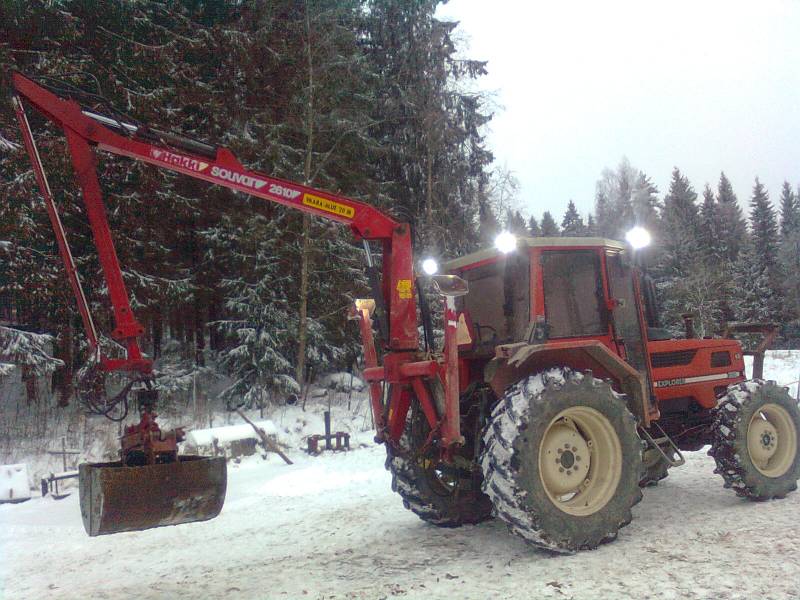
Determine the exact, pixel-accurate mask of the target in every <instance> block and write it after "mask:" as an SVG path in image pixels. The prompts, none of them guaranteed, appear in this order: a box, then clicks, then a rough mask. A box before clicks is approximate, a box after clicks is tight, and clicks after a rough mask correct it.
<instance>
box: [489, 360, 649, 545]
mask: <svg viewBox="0 0 800 600" xmlns="http://www.w3.org/2000/svg"><path fill="white" fill-rule="evenodd" d="M484 443H485V450H484V452H483V455H482V460H481V466H482V468H483V474H484V480H483V489H484V491H485V492H486V494H487V495H488V496H489V497H490V498H491V499H492V503H493V504H494V508H495V513H496V514H497V516H499V517H500V518H501V519H502V520H503V521H505V522H506V524H507V525H508V527H509V529H510V530H511V531H512V532H513V533H515V534H516V535H518V536H520V537H522V538H523V539H524V540H526V541H527V542H529V543H530V544H532V545H534V546H536V547H538V548H543V549H546V550H550V551H554V552H561V553H573V552H576V551H578V550H584V549H591V548H596V547H597V546H599V545H600V544H602V543H605V542H610V541H612V540H614V539H616V537H617V532H618V530H619V529H620V528H621V527H624V526H625V525H627V524H628V523H630V521H631V508H632V507H633V506H634V505H635V504H637V503H638V502H639V501H640V500H641V499H642V491H641V488H640V487H639V481H640V480H641V479H642V477H643V476H644V466H643V463H642V448H643V444H642V441H641V439H640V438H639V435H638V433H637V431H636V419H635V418H634V416H633V415H632V414H631V413H630V411H629V410H628V407H627V406H626V404H625V401H624V398H623V397H622V396H620V395H619V394H617V393H615V392H614V391H613V390H612V389H611V386H610V385H609V384H608V383H606V382H603V381H601V380H599V379H595V378H594V377H592V375H591V373H586V374H582V373H577V372H575V371H572V370H571V369H568V368H563V367H562V368H553V369H549V370H547V371H545V372H542V373H539V374H537V375H533V376H530V377H528V378H526V379H523V380H522V381H520V382H518V383H516V384H515V385H513V386H512V387H510V388H509V390H508V391H507V393H506V394H505V396H504V397H503V399H502V400H501V401H500V403H498V405H497V406H496V407H495V410H494V412H493V414H492V420H491V422H490V424H489V426H488V428H487V431H486V434H485V436H484ZM573 478H574V479H573Z"/></svg>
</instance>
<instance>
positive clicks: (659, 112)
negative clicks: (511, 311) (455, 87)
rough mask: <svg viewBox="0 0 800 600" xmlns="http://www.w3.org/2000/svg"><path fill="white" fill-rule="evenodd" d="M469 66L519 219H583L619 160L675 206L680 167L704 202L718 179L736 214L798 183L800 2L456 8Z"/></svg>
mask: <svg viewBox="0 0 800 600" xmlns="http://www.w3.org/2000/svg"><path fill="white" fill-rule="evenodd" d="M437 14H438V15H440V16H442V17H447V18H452V19H455V20H458V21H460V22H461V26H460V28H459V29H458V31H459V32H460V33H459V36H460V37H462V38H463V39H464V41H465V43H466V44H467V46H466V48H465V51H464V54H465V55H466V56H469V57H470V58H475V59H481V60H488V61H489V64H488V70H489V75H488V76H486V77H484V78H483V82H482V84H481V87H482V88H483V89H486V90H490V91H495V92H496V93H497V102H498V104H500V105H501V106H502V109H501V110H498V112H497V114H496V115H495V117H494V119H493V120H492V123H491V126H490V127H491V129H490V133H489V135H488V141H489V146H490V148H491V149H492V151H493V152H494V154H495V159H496V162H497V164H499V165H506V166H507V168H509V169H510V170H511V171H513V172H514V174H515V176H516V177H517V178H518V179H519V181H520V184H521V190H520V207H521V208H522V209H523V210H524V211H525V212H526V213H528V214H534V215H536V216H537V218H538V217H539V216H540V215H541V213H542V212H543V211H545V210H551V211H552V212H553V213H554V215H555V216H556V219H557V220H558V221H560V220H561V217H562V216H563V213H564V210H565V209H566V205H567V201H568V200H569V199H570V198H572V199H573V200H575V203H576V205H577V206H578V210H579V211H580V212H581V213H582V214H584V215H585V214H586V213H587V212H588V211H590V210H591V209H592V207H593V205H594V190H595V182H596V181H597V179H598V178H599V177H600V173H601V171H602V170H603V168H604V167H615V166H616V165H617V164H618V163H619V161H620V159H621V158H622V156H627V157H628V159H629V160H630V161H631V163H632V164H633V166H635V167H637V168H639V169H642V170H643V171H644V172H645V173H647V174H648V175H649V176H650V177H651V179H652V180H653V181H654V182H655V183H656V185H658V188H659V191H660V193H661V195H662V196H663V194H664V193H665V192H666V190H667V185H668V182H669V178H670V175H671V172H672V168H673V166H678V167H679V168H680V169H681V170H682V171H683V172H684V173H685V174H686V175H687V176H688V177H689V179H690V181H691V182H692V184H693V185H694V188H695V190H696V191H697V192H698V194H700V192H701V191H702V189H703V186H704V184H705V183H706V182H710V183H711V184H712V186H713V187H714V188H715V189H716V184H717V182H718V180H719V172H720V170H724V171H725V173H726V175H728V177H729V178H730V179H731V181H732V183H733V186H734V190H735V191H736V193H737V195H738V196H739V200H740V203H742V204H746V202H747V201H748V200H749V196H750V192H751V189H752V185H753V179H754V177H755V176H756V175H758V176H759V177H760V178H761V181H762V182H763V183H764V184H765V185H766V186H767V187H768V189H769V191H770V197H771V198H772V200H773V202H775V203H776V204H777V200H778V197H779V194H780V186H781V185H782V183H783V180H784V179H788V180H789V181H790V182H792V184H793V185H796V184H797V183H798V182H800V2H798V1H794V0H786V1H778V0H774V1H773V0H752V1H747V2H745V1H742V2H738V1H732V0H728V1H722V0H693V1H688V0H670V1H666V0H659V1H654V0H635V1H634V0H629V1H626V0H609V1H595V2H582V1H581V2H578V1H559V0H552V1H550V2H542V1H539V0H531V1H528V2H524V1H512V0H493V1H491V2H487V1H486V0H451V1H450V2H448V3H447V4H445V5H444V6H442V7H441V8H440V9H439V12H438V13H437Z"/></svg>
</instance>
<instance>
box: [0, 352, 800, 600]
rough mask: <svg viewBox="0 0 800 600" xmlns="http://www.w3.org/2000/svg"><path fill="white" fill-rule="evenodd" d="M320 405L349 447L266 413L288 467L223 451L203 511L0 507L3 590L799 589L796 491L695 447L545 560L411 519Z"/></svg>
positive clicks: (307, 421)
mask: <svg viewBox="0 0 800 600" xmlns="http://www.w3.org/2000/svg"><path fill="white" fill-rule="evenodd" d="M794 356H795V357H797V356H798V355H797V354H795V355H794ZM778 358H780V357H778ZM799 364H800V363H799V362H797V361H796V360H794V361H793V360H792V359H790V358H788V357H783V358H780V360H774V361H773V360H771V355H770V356H768V359H767V365H766V367H767V372H766V376H767V377H768V378H770V379H775V380H777V381H778V383H783V384H787V383H790V382H791V381H793V380H795V379H797V366H798V365H799ZM333 409H334V415H333V420H334V428H335V429H350V428H352V429H355V433H354V444H353V447H354V448H355V449H354V450H352V451H350V452H347V453H339V454H334V453H323V454H322V455H321V456H319V457H311V456H308V455H307V454H305V453H304V452H302V451H301V450H300V449H299V448H300V447H301V446H302V438H303V436H304V435H307V434H308V433H318V432H320V426H321V423H322V420H321V416H320V415H319V414H316V413H302V412H301V411H300V410H299V409H297V408H296V407H286V408H281V409H278V410H277V411H275V412H274V413H273V414H271V415H269V417H270V419H271V420H272V421H273V422H274V423H275V425H276V427H277V429H278V437H279V440H280V441H281V442H282V443H288V445H289V446H290V450H289V455H290V457H291V458H292V460H293V461H295V464H294V465H292V466H288V465H285V464H284V463H283V462H282V461H281V460H280V459H279V458H278V457H277V456H275V455H273V454H270V455H269V458H268V460H267V461H263V460H262V459H261V458H260V457H258V456H253V457H249V458H246V459H244V460H243V461H242V462H241V463H240V464H238V465H237V464H234V463H230V464H229V471H228V476H229V484H228V494H227V500H226V502H225V507H224V508H223V510H222V513H221V514H220V516H219V517H217V518H216V519H213V520H211V521H207V522H203V523H193V524H189V525H181V526H178V527H167V528H161V529H154V530H150V531H143V532H135V533H125V534H119V535H114V536H104V537H98V538H89V537H87V536H86V534H85V533H84V531H83V527H82V523H81V518H80V511H79V507H78V498H77V495H76V494H73V495H71V496H70V497H68V498H66V499H64V500H61V501H55V500H53V499H51V498H49V497H47V498H40V497H38V495H35V497H34V498H33V499H32V500H31V501H29V502H25V503H22V504H16V505H11V504H4V505H0V598H3V599H4V600H11V599H14V600H25V599H31V600H33V599H39V598H43V597H46V598H51V599H53V598H54V599H76V600H77V599H83V598H88V597H91V598H113V599H116V598H134V597H136V598H138V599H142V600H150V599H153V600H155V599H161V598H165V597H175V598H203V599H217V598H220V599H221V598H225V599H228V598H230V599H233V600H236V599H251V598H260V599H272V598H286V599H296V598H309V599H314V600H317V599H319V600H322V599H323V598H325V599H342V600H345V599H346V600H355V599H368V600H375V599H379V598H386V599H389V598H395V597H397V598H407V599H408V598H410V599H415V598H420V599H425V600H439V599H441V600H444V599H448V600H451V599H453V598H458V599H466V600H472V599H475V600H484V599H486V598H493V599H494V598H503V599H515V598H519V599H526V600H527V599H531V598H536V599H539V598H558V599H565V600H566V599H567V598H573V599H575V600H583V599H585V600H596V599H603V600H605V599H623V598H636V599H639V598H648V599H654V600H679V599H691V600H700V599H712V598H713V599H726V600H737V599H741V600H745V599H748V600H749V599H751V598H774V599H778V598H797V597H800V591H798V588H797V582H798V580H800V522H798V519H797V515H798V514H800V493H797V492H796V493H793V494H790V495H789V496H788V497H787V498H786V499H784V500H778V501H772V502H760V503H755V502H749V501H747V500H743V499H740V498H738V497H736V495H735V494H734V493H733V492H732V491H731V490H726V489H724V488H723V487H722V483H723V482H722V478H721V477H719V476H718V475H715V474H714V473H713V470H714V461H713V460H712V459H711V458H710V457H709V456H707V455H706V453H705V451H701V452H691V453H686V459H687V463H686V464H685V465H684V466H682V467H679V468H677V469H673V470H672V471H670V476H669V477H668V478H667V479H666V480H664V481H662V482H661V483H660V484H659V485H658V486H657V487H654V488H647V489H646V490H645V495H644V500H643V501H642V502H641V503H640V504H638V505H637V506H636V507H634V510H633V513H634V520H633V522H632V523H631V524H630V525H629V526H628V527H625V528H624V529H622V530H621V532H620V535H619V538H618V540H617V541H615V542H613V543H611V544H606V545H604V546H602V547H600V548H599V549H597V550H594V551H590V552H580V553H578V554H576V555H574V556H554V555H552V554H548V553H544V552H540V551H537V550H534V549H531V548H530V547H529V546H527V545H526V544H525V543H524V542H523V541H522V540H520V539H519V538H517V537H515V536H512V535H510V534H509V533H508V532H507V531H506V528H505V526H504V525H503V524H502V523H500V522H499V521H497V520H495V521H490V522H487V523H483V524H481V525H477V526H467V527H462V528H458V529H438V528H436V527H433V526H430V525H427V524H425V523H423V522H422V521H420V520H419V519H418V518H417V517H416V516H414V515H413V514H412V513H411V512H409V511H407V510H405V509H403V507H402V502H401V500H400V498H399V496H397V495H396V494H394V493H393V492H392V491H391V489H390V476H389V474H388V473H387V472H386V471H385V470H384V468H383V461H384V458H385V454H384V449H383V447H381V446H377V445H375V444H374V443H372V442H371V438H372V434H371V433H370V432H366V431H364V432H359V431H358V430H359V429H361V427H360V425H361V423H362V421H361V419H362V417H358V418H357V419H356V418H352V419H350V420H348V419H346V418H345V416H344V410H343V409H342V408H341V407H339V408H337V407H336V406H334V407H333ZM367 425H368V423H367ZM133 554H135V560H133V561H132V560H131V558H132V555H133Z"/></svg>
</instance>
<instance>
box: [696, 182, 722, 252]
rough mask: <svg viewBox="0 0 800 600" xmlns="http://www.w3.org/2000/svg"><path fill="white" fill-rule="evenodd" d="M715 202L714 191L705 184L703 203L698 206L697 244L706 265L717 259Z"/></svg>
mask: <svg viewBox="0 0 800 600" xmlns="http://www.w3.org/2000/svg"><path fill="white" fill-rule="evenodd" d="M716 228H717V202H716V198H714V190H712V189H711V186H710V185H708V184H706V186H705V188H703V203H702V204H701V205H700V223H699V229H698V232H699V234H700V238H699V240H698V244H699V247H700V252H701V253H702V255H703V258H704V260H706V262H707V263H708V264H712V263H713V262H715V260H716V259H717V258H719V250H720V248H719V244H718V238H717V231H716Z"/></svg>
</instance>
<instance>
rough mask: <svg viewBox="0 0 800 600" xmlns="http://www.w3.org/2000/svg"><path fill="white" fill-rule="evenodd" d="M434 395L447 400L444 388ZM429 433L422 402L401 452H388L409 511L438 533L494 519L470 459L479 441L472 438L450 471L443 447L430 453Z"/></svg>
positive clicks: (405, 434)
mask: <svg viewBox="0 0 800 600" xmlns="http://www.w3.org/2000/svg"><path fill="white" fill-rule="evenodd" d="M429 389H430V391H431V392H432V394H433V395H434V397H436V395H437V394H438V395H441V394H442V389H441V386H439V385H432V386H431V387H430V388H429ZM440 400H441V398H440ZM437 404H440V403H439V402H437ZM429 433H430V425H429V424H428V420H427V419H426V418H425V414H424V413H423V412H422V409H421V408H420V406H419V402H416V401H414V402H412V404H411V410H410V411H409V415H408V419H407V421H406V429H405V431H404V432H403V436H402V438H401V439H400V444H399V448H392V447H391V446H389V445H387V447H386V453H387V456H386V468H387V469H388V470H389V471H390V472H391V473H392V490H393V491H395V492H397V493H398V494H400V497H401V498H402V499H403V506H405V507H406V508H407V509H408V510H410V511H412V512H413V513H414V514H416V515H417V516H418V517H419V518H420V519H422V520H423V521H427V522H428V523H432V524H433V525H436V526H438V527H460V526H461V525H471V524H475V523H480V522H481V521H485V520H486V519H488V518H489V517H491V515H492V504H491V501H490V500H489V498H487V497H486V495H484V494H483V492H482V491H481V489H480V473H479V472H477V473H476V472H475V470H474V469H473V468H472V467H473V459H472V457H471V456H467V454H471V452H470V449H471V448H473V447H474V445H473V441H472V440H470V439H469V436H468V438H467V443H466V444H465V445H464V447H463V452H464V455H456V457H455V462H454V464H452V465H445V464H443V463H442V462H441V461H440V460H439V446H438V445H437V444H435V443H433V444H430V445H429V446H428V447H427V448H426V447H425V444H426V442H427V440H428V434H429ZM463 433H464V434H465V435H466V434H467V431H464V432H463ZM475 435H477V433H476V434H475Z"/></svg>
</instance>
